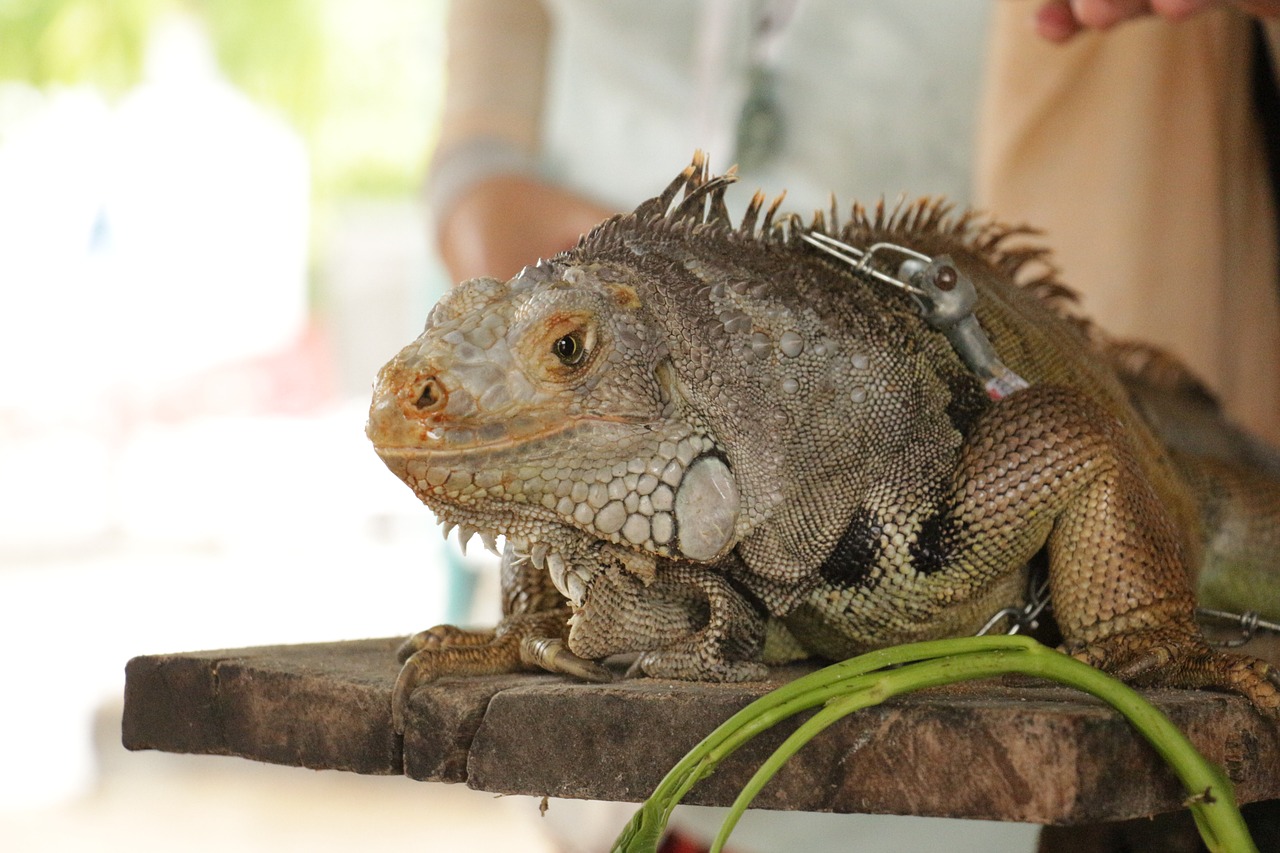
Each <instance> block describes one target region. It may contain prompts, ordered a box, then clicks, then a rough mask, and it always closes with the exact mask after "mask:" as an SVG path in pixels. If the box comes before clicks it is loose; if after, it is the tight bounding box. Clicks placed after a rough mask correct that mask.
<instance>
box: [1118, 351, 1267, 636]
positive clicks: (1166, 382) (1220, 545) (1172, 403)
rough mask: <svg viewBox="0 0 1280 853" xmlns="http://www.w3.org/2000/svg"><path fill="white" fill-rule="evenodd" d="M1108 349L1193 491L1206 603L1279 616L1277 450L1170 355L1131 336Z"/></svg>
mask: <svg viewBox="0 0 1280 853" xmlns="http://www.w3.org/2000/svg"><path fill="white" fill-rule="evenodd" d="M1104 351H1105V353H1106V355H1107V356H1108V357H1109V358H1110V359H1111V360H1112V363H1113V364H1114V365H1115V367H1116V370H1117V372H1118V373H1119V374H1120V378H1121V380H1122V381H1123V382H1124V384H1125V387H1126V388H1127V389H1128V391H1129V396H1130V399H1131V401H1132V402H1133V404H1134V406H1136V407H1137V409H1138V411H1139V412H1141V413H1142V415H1143V417H1144V419H1145V420H1146V421H1147V423H1148V424H1149V425H1150V426H1151V427H1152V429H1153V430H1154V431H1155V432H1156V434H1157V435H1158V436H1159V437H1160V438H1161V440H1163V441H1164V443H1165V445H1166V446H1167V447H1168V448H1169V449H1170V453H1171V456H1172V458H1173V462H1174V464H1175V466H1176V467H1177V468H1178V470H1179V472H1180V473H1181V474H1182V476H1183V478H1184V479H1185V480H1186V482H1187V483H1188V485H1189V486H1190V487H1191V491H1192V492H1193V494H1194V495H1195V500H1196V503H1197V505H1198V507H1199V510H1200V518H1201V521H1202V525H1203V539H1204V542H1203V544H1204V562H1203V566H1202V569H1201V571H1200V577H1199V584H1198V585H1199V592H1200V602H1201V604H1203V605H1204V606H1206V607H1213V608H1218V609H1221V610H1229V611H1232V612H1236V613H1243V612H1245V611H1249V610H1256V611H1258V613H1260V614H1261V615H1262V617H1263V618H1265V619H1269V620H1280V450H1278V449H1277V448H1274V447H1271V446H1270V445H1268V444H1266V443H1265V442H1263V441H1262V440H1260V439H1258V438H1257V437H1256V436H1253V435H1251V434H1249V433H1248V432H1246V431H1244V430H1243V429H1241V428H1240V427H1238V426H1236V425H1235V424H1233V423H1231V421H1229V420H1228V419H1227V418H1226V417H1225V416H1224V415H1223V413H1222V411H1221V408H1220V407H1219V405H1218V401H1217V399H1216V398H1215V397H1214V396H1213V394H1212V393H1211V392H1210V391H1209V390H1208V389H1207V388H1206V387H1205V385H1204V384H1203V383H1202V382H1200V380H1199V379H1197V378H1196V377H1195V376H1194V375H1193V374H1192V373H1191V372H1190V371H1189V370H1187V368H1186V367H1184V366H1183V365H1182V364H1181V363H1180V362H1178V361H1177V360H1176V359H1174V358H1173V357H1172V356H1170V355H1168V354H1166V353H1164V352H1161V351H1160V350H1157V349H1155V348H1153V347H1150V346H1146V345H1144V344H1134V343H1127V342H1126V343H1114V342H1113V343H1108V344H1106V345H1105V346H1104Z"/></svg>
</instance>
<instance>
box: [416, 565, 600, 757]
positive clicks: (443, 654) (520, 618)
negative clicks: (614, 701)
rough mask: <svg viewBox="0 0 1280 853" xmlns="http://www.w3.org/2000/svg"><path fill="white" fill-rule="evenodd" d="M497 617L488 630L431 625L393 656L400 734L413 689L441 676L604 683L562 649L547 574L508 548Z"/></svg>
mask: <svg viewBox="0 0 1280 853" xmlns="http://www.w3.org/2000/svg"><path fill="white" fill-rule="evenodd" d="M501 584H502V611H503V613H502V619H501V621H500V622H499V623H498V626H497V627H496V628H495V629H493V630H491V631H468V630H464V629H462V628H456V627H454V626H453V625H437V626H436V627H434V628H429V629H428V630H426V631H420V632H418V633H417V634H414V635H413V636H412V637H409V638H408V639H407V640H405V642H404V643H403V644H401V646H400V648H399V649H398V650H397V652H396V656H397V657H398V658H399V660H400V661H401V663H403V666H402V667H401V669H400V674H399V676H398V677H397V678H396V684H395V687H394V688H393V690H392V694H391V722H392V727H393V729H394V730H395V731H396V732H397V733H398V734H403V733H404V723H405V715H406V713H407V710H408V707H409V698H410V697H411V696H412V695H413V691H414V690H416V689H417V688H418V687H421V686H422V685H424V684H427V683H429V682H431V681H434V680H435V679H437V678H440V677H442V676H447V675H498V674H502V673H508V672H521V671H535V672H536V671H538V670H547V671H550V672H560V673H565V674H568V675H574V676H577V677H579V678H582V679H585V680H587V681H608V680H610V679H611V678H612V677H613V676H612V675H611V674H610V672H609V670H607V669H605V668H604V667H602V666H600V665H599V664H597V663H595V662H594V661H590V660H585V659H583V658H580V657H578V656H577V655H575V654H573V653H572V652H570V651H569V650H568V649H567V648H566V641H567V640H568V636H569V620H570V617H571V615H572V609H571V608H570V607H569V605H568V603H567V602H566V600H565V598H564V596H563V595H561V594H560V593H559V592H558V591H557V590H556V588H555V586H554V585H553V584H552V583H551V579H550V577H549V575H548V573H547V572H546V571H545V570H544V569H540V568H537V567H536V566H534V565H533V563H532V561H531V560H530V559H529V558H528V556H527V555H522V554H517V553H516V551H515V549H514V548H512V547H511V545H508V546H507V548H506V549H505V550H504V551H503V554H502V578H501Z"/></svg>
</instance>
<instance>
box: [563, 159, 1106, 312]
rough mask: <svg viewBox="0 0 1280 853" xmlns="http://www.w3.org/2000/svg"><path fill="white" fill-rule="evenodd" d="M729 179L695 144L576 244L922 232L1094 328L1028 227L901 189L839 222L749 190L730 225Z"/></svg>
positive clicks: (856, 207) (833, 215)
mask: <svg viewBox="0 0 1280 853" xmlns="http://www.w3.org/2000/svg"><path fill="white" fill-rule="evenodd" d="M737 180H738V176H737V171H736V167H733V168H730V169H729V170H728V171H726V172H725V173H724V174H723V175H712V174H711V171H710V165H709V161H708V158H707V156H706V155H705V154H704V153H703V152H702V151H696V152H694V155H693V160H692V161H691V162H690V163H689V165H688V166H686V167H685V168H684V169H683V170H682V171H681V172H680V174H679V175H677V176H676V177H675V179H674V180H673V181H671V183H670V184H668V185H667V187H666V189H664V190H663V191H662V192H661V193H660V194H659V195H657V196H655V197H654V198H651V199H649V200H647V201H645V202H643V203H641V204H640V205H639V206H638V207H636V209H635V210H634V211H633V212H632V213H629V214H621V215H619V216H615V217H613V218H612V219H610V220H608V221H607V222H604V223H602V224H601V225H599V226H597V227H596V228H595V229H594V230H593V231H592V232H591V233H590V234H589V235H587V236H586V237H584V238H583V239H582V240H581V241H579V243H578V249H577V250H578V251H581V250H583V249H590V248H597V247H601V246H603V245H605V244H607V243H612V242H613V241H614V240H615V239H617V238H618V237H619V236H620V235H621V234H624V233H626V232H628V231H633V230H635V229H651V228H665V229H671V230H672V231H677V232H679V233H683V234H691V233H693V232H694V230H695V229H698V230H700V229H703V228H708V229H710V230H711V231H712V232H714V233H718V234H720V235H722V236H724V237H727V238H729V239H737V240H754V241H759V242H763V243H769V244H774V245H780V246H788V247H790V246H798V245H799V237H800V234H801V233H803V232H806V231H819V232H821V233H824V234H828V235H830V236H832V237H836V238H837V239H842V240H854V241H856V240H860V239H864V238H865V235H866V234H868V233H873V234H881V235H886V236H889V235H898V236H897V239H901V240H903V241H909V240H910V238H911V237H912V236H927V237H929V238H931V242H935V243H936V242H938V241H939V240H941V241H943V242H944V243H952V244H954V246H955V247H956V250H963V251H967V252H971V253H973V254H976V255H978V256H979V257H981V258H983V259H984V260H985V261H986V262H987V263H989V264H991V266H992V267H994V268H995V269H996V270H997V271H999V272H1000V273H1001V274H1003V275H1005V276H1007V277H1008V278H1009V279H1010V280H1011V281H1016V282H1017V283H1018V284H1020V285H1021V286H1022V287H1023V288H1024V289H1025V290H1026V291H1027V292H1028V293H1030V294H1031V295H1033V296H1035V297H1036V298H1037V299H1039V300H1041V302H1043V303H1044V304H1045V305H1046V306H1047V307H1048V308H1050V309H1051V310H1053V311H1054V312H1055V313H1057V314H1058V315H1059V316H1062V317H1064V318H1066V319H1068V320H1070V321H1072V322H1073V323H1076V324H1077V325H1079V326H1080V327H1081V328H1082V329H1083V330H1084V331H1085V332H1086V334H1088V335H1090V336H1093V335H1094V334H1095V330H1093V329H1092V327H1091V325H1090V324H1089V323H1088V321H1086V320H1084V319H1082V318H1081V317H1079V316H1077V315H1076V314H1075V313H1074V310H1073V309H1074V306H1075V304H1076V296H1075V294H1074V293H1073V292H1072V291H1071V290H1070V289H1068V288H1067V287H1066V286H1065V285H1063V284H1062V283H1061V282H1060V281H1059V280H1058V278H1057V270H1056V268H1055V267H1054V266H1053V265H1052V263H1051V262H1050V255H1049V251H1048V249H1046V248H1045V247H1043V246H1040V245H1035V244H1031V243H1028V242H1026V239H1025V238H1035V237H1038V236H1039V232H1038V231H1036V230H1035V229H1033V228H1030V227H1027V226H1010V225H1005V224H1003V223H1000V222H998V221H996V220H994V219H991V218H990V217H989V216H987V215H986V214H984V213H981V212H978V211H975V210H972V209H963V210H959V211H957V210H956V208H955V206H954V205H953V204H952V203H951V202H949V201H947V200H946V199H943V198H939V197H929V196H926V197H922V198H918V199H916V200H914V201H909V200H907V198H906V197H905V196H902V197H899V198H898V199H897V200H896V202H895V203H894V204H893V205H892V206H888V205H886V203H885V200H884V198H880V199H879V200H877V201H876V203H875V204H874V206H872V207H870V208H868V207H866V206H864V205H862V204H859V203H856V202H855V203H854V204H853V205H852V206H851V208H850V211H849V215H848V218H847V219H845V220H844V221H843V222H842V221H841V217H840V212H839V206H838V204H837V202H836V198H835V196H834V195H832V197H831V204H830V209H829V211H822V210H819V211H815V212H814V214H813V218H812V220H811V222H810V223H809V224H808V225H806V224H805V223H804V221H803V220H802V219H801V218H800V217H799V216H798V215H797V214H794V213H786V214H780V213H779V211H780V209H781V207H782V203H783V200H784V199H785V198H786V193H785V192H783V193H780V194H779V195H778V196H777V197H776V198H774V199H773V200H772V201H771V202H770V203H769V206H768V208H767V209H765V208H764V203H765V200H766V196H765V195H764V194H763V193H761V192H759V191H757V192H756V193H755V194H754V195H753V196H752V197H751V200H750V202H749V203H748V204H747V208H746V211H745V213H744V214H743V216H742V219H741V220H740V222H739V224H738V225H737V227H736V228H735V227H734V225H733V222H732V218H731V216H730V214H729V210H728V207H727V206H726V204H725V200H724V196H725V191H726V190H727V189H728V187H729V186H730V185H731V184H733V183H734V182H736V181H737ZM762 209H764V217H763V219H761V217H760V212H761V210H762Z"/></svg>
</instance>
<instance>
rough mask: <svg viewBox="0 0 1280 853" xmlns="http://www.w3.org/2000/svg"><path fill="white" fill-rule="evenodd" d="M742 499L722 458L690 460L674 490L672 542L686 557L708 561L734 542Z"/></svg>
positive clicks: (712, 457)
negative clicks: (674, 537)
mask: <svg viewBox="0 0 1280 853" xmlns="http://www.w3.org/2000/svg"><path fill="white" fill-rule="evenodd" d="M741 508H742V502H741V498H740V496H739V494H738V484H737V483H736V482H735V481H734V479H733V473H732V472H731V471H730V470H729V466H728V465H726V464H725V462H724V460H723V459H721V458H720V457H718V456H703V457H701V458H699V459H695V460H693V462H692V464H690V465H689V468H688V469H687V470H686V471H685V472H684V477H683V478H681V480H680V487H679V488H678V489H677V490H676V501H675V515H676V531H677V541H676V544H677V546H678V547H679V549H680V553H681V554H682V555H683V556H685V557H686V558H688V559H690V560H696V561H698V562H709V561H711V560H714V559H716V558H717V557H720V556H723V554H724V553H725V552H726V551H728V550H729V548H730V547H732V546H733V544H734V533H735V531H736V530H737V526H738V514H739V512H740V511H741Z"/></svg>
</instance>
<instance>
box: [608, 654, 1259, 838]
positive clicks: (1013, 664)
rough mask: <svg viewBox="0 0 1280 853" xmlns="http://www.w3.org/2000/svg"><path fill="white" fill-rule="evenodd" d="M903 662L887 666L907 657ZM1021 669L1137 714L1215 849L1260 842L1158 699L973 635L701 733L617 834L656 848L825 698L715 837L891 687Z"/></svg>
mask: <svg viewBox="0 0 1280 853" xmlns="http://www.w3.org/2000/svg"><path fill="white" fill-rule="evenodd" d="M903 664H905V665H904V666H902V667H901V668H900V669H895V670H889V671H881V670H883V669H884V668H885V667H888V666H894V665H903ZM1006 673H1019V674H1024V675H1033V676H1038V677H1042V678H1048V679H1051V680H1054V681H1057V682H1060V683H1063V684H1068V685H1070V686H1072V687H1076V688H1078V689H1081V690H1085V691H1087V692H1089V693H1092V694H1093V695H1095V696H1098V697H1099V698H1101V699H1102V700H1103V701H1105V702H1107V703H1108V704H1110V705H1111V706H1112V707H1113V708H1115V709H1116V710H1117V711H1119V712H1120V713H1121V714H1122V715H1123V716H1124V717H1125V718H1126V719H1128V720H1129V721H1130V723H1132V724H1133V725H1134V726H1135V727H1137V728H1138V729H1139V731H1140V732H1141V733H1142V734H1143V735H1144V737H1146V738H1147V740H1149V741H1150V742H1151V743H1152V745H1153V746H1154V747H1155V748H1156V750H1157V752H1158V753H1159V754H1160V755H1161V757H1162V758H1163V759H1164V760H1165V761H1166V762H1167V763H1169V764H1170V765H1171V766H1172V767H1173V769H1174V772H1175V773H1176V774H1177V775H1178V777H1179V778H1180V779H1181V780H1182V783H1183V785H1184V787H1185V788H1186V790H1187V791H1188V793H1189V794H1190V795H1191V796H1192V800H1191V810H1192V814H1193V816H1194V817H1195V820H1196V824H1197V826H1198V827H1199V829H1200V833H1201V836H1202V837H1203V838H1204V840H1205V843H1206V845H1207V846H1208V848H1209V849H1210V850H1211V851H1215V852H1216V851H1222V853H1249V852H1250V851H1254V853H1256V848H1255V847H1254V845H1253V842H1252V840H1251V839H1250V837H1249V834H1248V831H1247V829H1246V828H1245V826H1244V821H1243V819H1242V818H1241V817H1240V812H1239V809H1238V808H1237V807H1236V805H1235V799H1234V795H1233V793H1232V790H1231V785H1230V783H1229V782H1228V781H1227V779H1226V777H1225V776H1224V775H1223V774H1222V772H1221V771H1220V770H1219V769H1218V768H1216V767H1214V766H1213V765H1212V764H1210V763H1209V762H1208V761H1207V760H1205V759H1204V757H1203V756H1201V755H1200V754H1199V753H1198V752H1197V751H1196V750H1195V747H1194V746H1192V745H1191V743H1190V742H1189V741H1188V740H1187V739H1186V737H1185V736H1183V735H1182V733H1181V732H1179V731H1178V729H1177V728H1176V727H1175V726H1173V724H1172V723H1170V722H1169V720H1168V719H1167V718H1166V717H1165V716H1164V715H1163V714H1162V713H1161V712H1160V711H1159V710H1158V709H1156V708H1155V707H1154V706H1153V705H1151V704H1150V703H1149V702H1147V701H1146V700H1145V699H1143V698H1142V696H1140V695H1139V694H1138V693H1136V692H1135V691H1133V690H1132V689H1130V688H1128V687H1126V686H1125V685H1123V684H1121V683H1120V682H1119V681H1117V680H1115V679H1114V678H1111V677H1110V676H1108V675H1106V674H1104V673H1102V672H1100V671H1098V670H1096V669H1094V668H1092V667H1090V666H1088V665H1086V664H1083V663H1080V662H1079V661H1076V660H1074V659H1072V658H1070V657H1068V656H1066V655H1063V654H1060V653H1058V652H1056V651H1053V650H1052V649H1049V648H1047V647H1045V646H1042V645H1040V644H1039V643H1037V642H1035V641H1033V640H1030V639H1028V638H1025V637H1017V636H1014V637H1005V636H1000V637H966V638H961V639H953V640H936V641H930V642H925V643H914V644H910V645H906V646H897V647H893V648H890V649H884V650H881V651H878V652H873V653H871V654H868V655H863V656H861V657H858V658H854V659H852V660H849V661H844V662H842V663H839V664H835V665H833V666H831V667H827V668H826V669H823V670H819V671H817V672H814V673H811V674H809V675H807V676H804V677H802V678H799V679H796V680H795V681H793V682H791V683H790V684H787V685H784V686H783V687H780V688H778V689H777V690H775V691H773V692H771V693H769V694H766V695H765V696H763V697H761V698H760V699H758V700H756V701H755V702H753V703H752V704H751V705H749V706H747V707H746V708H744V709H743V710H742V711H740V712H738V713H737V714H735V715H733V716H732V717H730V718H729V719H728V720H726V721H725V723H723V724H722V725H721V726H719V727H718V728H717V729H716V730H715V731H713V732H712V733H711V734H709V735H708V736H707V737H706V738H704V739H703V741H702V742H701V743H699V744H698V745H697V746H696V747H694V748H693V749H692V750H690V752H689V753H688V754H687V755H686V756H685V758H684V759H682V760H681V761H680V762H679V763H678V764H677V765H676V766H675V767H674V768H672V770H671V772H670V773H669V774H668V775H667V777H666V778H664V779H663V780H662V782H661V783H659V785H658V787H657V788H656V789H655V791H654V793H653V796H651V797H650V798H649V800H647V801H646V802H645V803H644V804H643V805H642V806H641V808H640V810H639V811H637V813H636V815H635V817H633V818H632V820H631V822H630V823H629V824H628V825H627V827H626V828H625V829H624V831H623V833H622V834H621V835H620V836H619V839H618V841H617V842H616V843H615V846H614V849H615V850H620V851H635V853H640V851H651V850H655V849H656V848H657V844H658V839H659V838H660V836H661V834H662V831H663V829H664V828H665V826H666V823H667V820H668V819H669V817H670V814H671V811H672V810H673V809H674V808H675V805H676V804H677V803H678V802H679V800H680V799H681V798H682V797H683V796H684V794H685V793H686V792H687V791H688V790H689V789H690V788H691V787H692V786H693V785H694V784H695V783H696V782H697V781H698V780H700V779H702V778H705V777H706V776H708V775H710V774H711V773H712V772H714V770H715V768H716V766H717V765H718V764H719V762H720V761H722V760H723V759H724V758H725V757H727V756H728V755H730V754H732V753H733V752H734V751H735V750H736V749H737V748H738V747H740V746H741V745H742V744H744V743H746V741H748V740H749V739H750V738H752V737H754V736H755V734H757V733H759V732H760V731H763V730H764V729H766V728H768V727H769V726H771V725H774V724H775V723H777V722H780V721H781V720H783V719H786V718H788V717H790V716H793V715H794V714H796V713H799V712H801V711H804V710H807V709H809V708H813V707H816V706H817V705H820V704H823V703H827V707H826V708H824V709H823V710H821V711H819V712H818V713H817V714H815V715H814V716H813V717H812V718H811V719H809V720H808V721H806V722H805V723H804V724H803V725H801V726H800V728H799V729H797V730H796V731H795V732H794V733H793V734H792V735H791V736H790V737H789V738H787V740H786V741H785V742H784V743H783V744H782V746H780V747H779V748H778V750H777V751H776V752H775V753H774V754H773V755H772V756H771V757H770V758H769V760H768V761H766V762H765V764H764V765H762V766H761V768H760V769H759V770H758V771H757V772H756V774H755V775H754V776H753V777H752V779H751V780H750V781H749V782H748V783H747V786H746V787H745V788H744V789H743V791H742V794H741V795H740V796H739V797H738V800H737V801H735V803H734V805H733V807H732V809H731V810H730V814H729V817H728V818H727V819H726V821H725V825H724V827H723V828H722V830H721V833H720V836H719V837H718V838H717V841H716V847H714V848H713V849H715V850H719V849H720V847H721V846H722V845H723V843H724V841H725V840H726V839H727V838H728V835H729V833H730V832H731V831H732V828H733V826H734V824H736V822H737V820H738V818H739V817H740V816H741V814H742V813H743V812H744V811H745V809H746V808H747V806H748V804H749V803H750V802H751V800H752V799H753V798H754V797H755V796H756V794H757V793H759V791H760V789H761V788H763V786H764V784H765V783H766V782H767V781H768V780H769V779H770V778H772V776H773V775H774V774H775V773H776V772H777V770H778V768H780V767H781V765H782V764H783V763H784V762H785V761H786V760H787V759H789V758H790V757H791V756H792V755H794V754H795V752H796V751H798V750H799V749H800V748H801V747H802V746H803V745H804V744H805V743H807V742H808V741H809V740H810V739H812V738H813V737H814V736H815V735H817V734H818V733H819V732H821V731H822V730H823V729H825V728H826V727H827V726H829V725H831V723H833V722H835V721H836V720H838V719H841V718H842V717H844V716H846V715H848V714H850V713H852V712H853V711H856V710H858V709H860V708H864V707H868V706H870V705H875V704H879V703H880V702H882V701H884V700H885V699H887V698H889V697H890V696H896V695H899V694H901V693H908V692H911V691H914V690H919V689H921V688H924V687H931V686H937V685H941V684H950V683H955V682H959V681H968V680H973V679H977V678H986V677H990V676H993V675H1001V674H1006Z"/></svg>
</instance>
